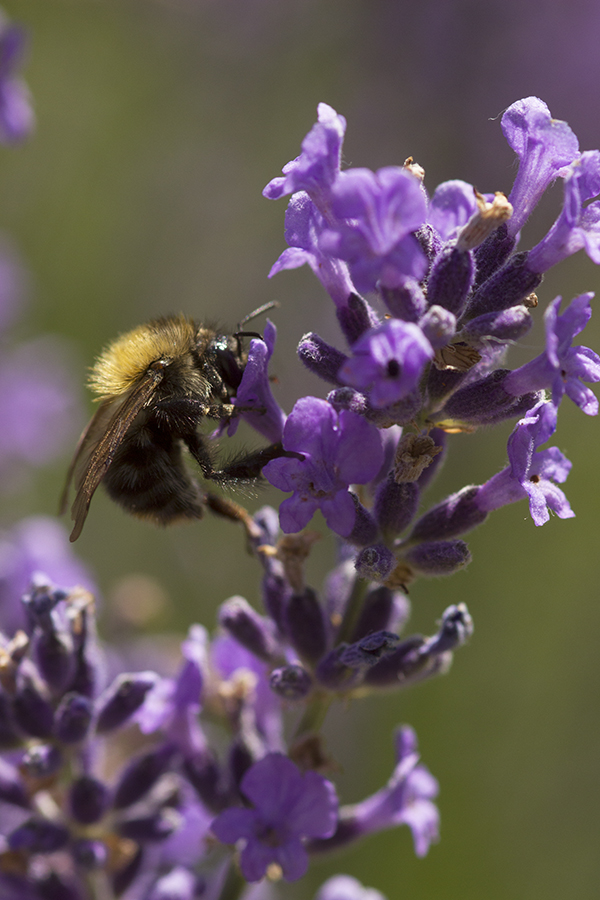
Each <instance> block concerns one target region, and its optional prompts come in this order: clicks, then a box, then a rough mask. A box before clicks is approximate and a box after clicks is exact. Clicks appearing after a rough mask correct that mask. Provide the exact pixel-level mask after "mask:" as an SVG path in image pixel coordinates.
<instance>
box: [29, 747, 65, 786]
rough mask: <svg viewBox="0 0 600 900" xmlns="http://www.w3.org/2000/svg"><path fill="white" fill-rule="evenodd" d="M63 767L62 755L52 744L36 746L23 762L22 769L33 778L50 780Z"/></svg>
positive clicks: (30, 749)
mask: <svg viewBox="0 0 600 900" xmlns="http://www.w3.org/2000/svg"><path fill="white" fill-rule="evenodd" d="M61 765H62V755H61V752H60V750H59V749H58V747H55V746H53V745H52V744H34V745H33V746H32V747H29V749H28V750H27V751H26V752H25V754H24V756H23V759H22V760H21V767H22V769H23V770H24V771H25V772H26V773H27V774H28V775H29V776H31V777H32V778H48V776H49V775H54V773H55V772H57V771H58V770H59V769H60V767H61Z"/></svg>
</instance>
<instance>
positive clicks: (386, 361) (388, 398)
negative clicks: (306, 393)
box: [338, 319, 434, 407]
mask: <svg viewBox="0 0 600 900" xmlns="http://www.w3.org/2000/svg"><path fill="white" fill-rule="evenodd" d="M352 352H353V356H352V358H351V359H349V360H347V361H346V362H345V363H344V364H343V365H342V367H341V368H340V370H339V372H338V377H339V378H340V380H341V381H343V382H344V383H345V384H349V385H350V386H351V387H354V388H357V389H358V390H360V391H363V392H368V394H369V400H370V401H371V403H372V404H373V406H377V407H382V406H389V405H390V404H391V403H396V402H397V401H398V400H402V398H403V397H406V396H407V395H408V394H410V393H411V391H413V390H414V389H415V388H416V387H417V384H418V382H419V379H420V377H421V374H422V372H423V369H424V368H425V365H426V364H427V363H428V362H429V360H430V359H432V358H433V355H434V351H433V347H432V346H431V344H430V343H429V341H428V340H427V338H426V337H425V335H424V334H423V332H422V330H421V329H420V328H419V326H418V325H415V324H414V323H412V322H403V321H401V320H400V319H388V320H387V321H385V322H384V323H383V324H382V325H379V326H378V327H377V328H372V329H371V330H370V331H368V332H367V333H366V334H364V335H363V336H362V337H361V338H360V339H359V340H358V341H356V343H355V344H354V345H353V347H352Z"/></svg>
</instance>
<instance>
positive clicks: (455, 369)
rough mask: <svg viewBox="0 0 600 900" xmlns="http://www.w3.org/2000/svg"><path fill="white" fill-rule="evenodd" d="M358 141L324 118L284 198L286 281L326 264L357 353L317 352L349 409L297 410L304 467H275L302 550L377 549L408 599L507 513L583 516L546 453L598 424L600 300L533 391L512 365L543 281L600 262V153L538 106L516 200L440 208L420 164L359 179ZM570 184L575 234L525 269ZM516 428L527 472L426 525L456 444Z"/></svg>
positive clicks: (314, 359)
mask: <svg viewBox="0 0 600 900" xmlns="http://www.w3.org/2000/svg"><path fill="white" fill-rule="evenodd" d="M345 128H346V122H345V119H344V118H343V117H342V116H340V115H338V114H337V113H336V112H335V111H334V110H333V109H331V107H329V106H327V105H326V104H321V105H320V106H319V111H318V122H317V123H316V124H315V125H314V127H313V128H312V130H311V131H310V132H309V134H308V135H307V136H306V138H305V139H304V141H303V143H302V152H301V154H300V156H298V157H297V159H295V160H293V161H292V162H290V163H288V164H287V165H286V166H285V167H284V169H283V173H284V174H283V176H282V177H278V178H275V179H273V180H272V181H271V182H270V183H269V184H268V185H267V187H266V188H265V191H264V194H265V196H266V197H268V198H271V199H277V198H279V197H282V196H285V195H290V194H291V198H290V201H289V205H288V208H287V213H286V229H285V236H286V240H287V242H288V244H289V248H288V249H287V250H285V251H284V252H283V253H282V254H281V256H280V257H279V259H278V261H277V262H276V263H275V265H274V266H273V268H272V270H271V275H273V274H275V273H277V272H280V271H281V270H283V269H286V268H293V267H296V266H300V265H302V264H304V263H308V264H309V265H310V266H311V268H312V269H313V271H314V272H315V273H316V274H317V276H318V277H319V279H320V280H321V282H322V284H323V286H324V287H325V288H326V290H327V291H328V293H329V294H330V296H331V298H332V300H333V302H334V304H335V307H336V314H337V318H338V322H339V324H340V327H341V330H342V332H343V335H344V337H345V339H346V341H347V344H348V349H347V350H346V351H343V350H340V349H339V348H337V347H334V346H332V345H330V344H328V343H327V342H326V341H324V340H323V339H322V338H321V337H320V336H319V335H318V334H316V333H314V332H313V333H309V334H306V335H305V336H304V337H303V338H302V340H301V341H300V343H299V346H298V354H299V357H300V359H301V360H302V362H303V363H304V364H305V365H306V366H307V368H309V369H310V370H311V371H312V372H314V373H315V374H317V375H318V376H320V377H321V378H322V379H323V380H324V381H325V382H327V383H328V384H329V385H330V386H331V388H332V389H331V390H330V393H329V394H328V396H327V399H326V400H320V399H317V398H314V397H304V398H302V399H301V400H299V401H298V402H297V403H296V405H295V407H294V409H293V410H292V412H291V413H290V415H289V417H288V418H287V420H286V423H285V426H284V429H283V446H284V447H285V449H286V450H293V451H294V452H295V454H296V457H297V458H291V459H286V458H281V459H277V460H273V461H272V462H270V463H269V464H268V465H267V466H266V467H265V469H264V474H265V476H266V478H267V479H268V480H269V481H270V482H271V483H272V484H273V485H275V486H276V487H278V488H280V489H281V490H284V491H292V496H291V497H290V498H289V499H287V500H285V501H284V502H283V503H282V505H281V509H280V522H281V527H282V529H283V531H284V532H286V533H292V532H296V531H298V530H300V529H301V528H302V527H304V526H305V525H306V524H307V522H308V521H309V520H310V518H311V517H312V515H313V513H314V512H315V511H316V509H317V508H319V509H320V510H321V511H322V513H323V515H324V517H325V520H326V522H327V525H328V526H329V528H330V529H332V530H333V531H334V532H335V533H337V534H338V535H340V536H342V537H344V538H346V539H347V540H348V541H349V542H350V543H351V544H353V545H354V546H355V547H356V548H357V553H356V555H355V565H356V568H357V570H358V572H359V573H360V574H361V575H362V576H363V577H365V578H369V579H372V580H373V581H376V582H378V583H380V584H383V585H388V586H391V587H397V586H399V585H406V584H409V583H410V582H411V581H412V580H414V578H416V577H418V576H419V575H425V576H428V575H444V574H450V573H452V572H455V571H457V570H458V569H460V568H462V567H463V566H464V565H466V564H467V563H468V562H469V559H470V555H469V551H468V548H467V545H466V544H465V543H464V541H462V540H460V539H459V538H460V537H461V536H462V535H463V534H465V533H466V532H467V531H469V530H470V529H471V528H473V527H474V526H476V525H478V524H480V523H481V522H482V521H483V520H484V519H485V518H486V516H487V514H488V513H489V512H490V511H491V510H493V509H497V508H498V507H500V506H503V505H505V504H507V503H512V502H514V501H516V500H520V499H522V498H527V499H528V500H529V506H530V511H531V516H532V518H533V521H534V522H535V524H536V525H542V524H543V523H544V522H546V521H547V520H548V518H549V514H550V513H549V511H550V510H551V511H553V512H555V513H556V514H557V515H558V516H559V517H561V518H568V517H570V516H572V515H574V513H573V512H572V510H571V508H570V506H569V503H568V501H567V499H566V497H565V495H564V493H563V491H562V490H561V489H560V488H559V487H558V484H562V483H563V482H564V481H565V479H566V477H567V475H568V473H569V469H570V465H571V464H570V462H569V461H568V460H567V459H566V458H565V457H564V455H563V454H562V453H561V451H560V450H559V449H558V448H557V447H547V448H545V449H541V448H542V445H544V444H546V442H547V441H549V440H550V438H551V437H552V435H553V433H554V431H555V428H556V420H557V411H558V407H559V405H560V403H561V401H562V398H563V396H564V395H565V394H567V395H568V396H569V397H570V398H571V399H572V400H573V402H574V403H576V404H577V406H579V408H580V409H581V410H582V411H583V412H585V413H586V414H587V415H596V414H597V412H598V401H597V399H596V397H595V396H594V394H593V393H592V391H591V390H590V388H589V387H588V386H587V385H586V384H584V382H597V381H600V358H599V357H598V355H597V354H596V353H594V352H593V351H592V350H590V349H588V348H587V347H581V346H573V340H574V338H575V337H576V336H577V335H578V334H579V333H580V332H581V331H582V329H583V328H584V327H585V325H586V323H587V321H588V320H589V318H590V315H591V300H592V296H593V295H592V294H591V293H586V294H582V295H580V296H578V297H576V298H575V299H574V300H572V301H571V303H570V304H569V305H568V306H566V308H564V310H563V312H562V313H561V312H560V308H561V298H560V297H557V298H556V299H555V300H554V301H552V303H551V304H550V305H549V306H548V309H547V311H546V314H545V327H546V349H545V351H544V352H543V353H542V354H541V355H540V356H538V357H536V358H535V359H533V360H532V361H531V362H529V363H526V364H525V365H523V366H521V367H520V368H518V369H516V370H513V371H511V370H510V369H508V368H504V367H503V359H504V355H505V352H506V350H507V348H508V347H509V345H512V344H514V343H515V342H516V341H518V340H519V339H521V338H522V337H524V336H525V335H526V334H527V332H528V331H529V329H530V328H531V326H532V324H533V316H532V311H533V310H534V308H535V307H536V306H537V304H538V298H537V296H536V294H535V293H534V291H535V289H536V288H537V287H538V286H539V284H540V283H541V281H542V276H543V273H544V272H546V271H547V270H548V269H549V268H550V267H551V266H553V265H555V264H556V263H558V262H560V261H561V260H563V259H564V258H565V257H566V256H568V255H570V254H572V253H574V252H576V251H577V250H579V249H582V248H583V249H585V250H586V252H587V253H588V255H589V256H590V258H591V259H592V260H593V261H594V262H596V263H598V262H600V199H596V200H594V198H596V197H598V196H599V195H600V151H598V150H593V151H585V152H580V150H579V143H578V141H577V138H576V136H575V135H574V134H573V132H572V131H571V129H570V128H569V126H568V125H567V124H566V122H561V121H557V120H555V119H553V118H552V117H551V115H550V112H549V110H548V108H547V106H546V105H545V104H544V103H543V102H542V101H541V100H538V99H537V98H535V97H529V98H527V99H525V100H521V101H518V102H517V103H514V104H513V105H512V106H510V107H509V108H508V109H507V110H506V112H505V113H504V115H503V117H502V129H503V131H504V135H505V137H506V139H507V140H508V142H509V144H510V145H511V147H512V148H513V149H514V150H515V152H516V153H517V155H518V157H519V169H518V173H517V177H516V179H515V184H514V186H513V189H512V191H511V193H510V195H509V197H508V198H506V197H505V196H504V195H503V194H501V193H499V192H498V193H496V194H487V195H482V194H480V193H478V191H476V190H475V189H474V188H473V187H472V186H471V185H469V184H467V183H466V182H463V181H456V180H455V181H448V182H445V183H443V184H440V185H438V187H437V188H436V189H435V190H434V191H433V193H432V195H431V196H429V195H428V194H427V192H426V190H425V187H424V183H423V180H424V171H423V169H422V168H421V167H420V166H418V165H416V164H415V163H414V162H413V160H412V158H409V159H407V161H406V162H405V164H404V166H402V167H387V168H384V169H380V170H379V171H377V172H372V171H370V170H368V169H361V168H350V169H342V168H341V166H340V160H341V154H342V141H343V137H344V133H345ZM558 178H560V179H562V181H563V184H564V203H563V207H562V210H561V212H560V214H559V216H558V218H557V220H556V222H555V223H554V225H553V226H552V227H551V229H550V230H549V232H548V234H547V235H546V236H545V237H544V238H542V240H541V241H540V242H539V243H538V244H537V245H536V246H535V247H533V248H532V249H530V250H524V251H522V250H519V249H518V242H519V236H520V231H521V229H522V227H523V225H524V223H525V222H526V220H527V219H528V217H529V215H530V214H531V213H532V211H533V210H534V208H535V206H536V204H537V202H538V201H539V199H540V197H541V196H542V194H543V192H544V191H545V190H546V188H547V187H548V186H549V185H550V184H551V183H552V182H553V181H555V180H556V179H558ZM590 201H591V202H590ZM365 295H367V296H365ZM367 298H368V299H367ZM506 419H517V420H518V421H517V423H516V425H515V428H514V431H513V433H512V434H511V436H510V439H509V441H508V447H507V451H508V461H509V465H508V467H507V468H506V469H505V470H504V471H503V472H501V473H499V474H496V475H492V476H491V478H490V480H489V481H488V482H486V483H485V484H483V485H469V486H467V487H465V488H463V490H461V491H459V492H458V493H457V494H454V495H452V496H451V497H448V498H447V499H446V500H445V501H443V502H442V503H440V504H438V505H437V506H436V507H434V508H432V509H430V510H428V511H427V512H425V513H424V514H422V515H421V516H420V517H419V518H417V514H418V511H419V507H420V503H421V495H422V492H423V490H424V488H425V487H426V486H427V484H428V483H429V482H430V480H431V478H432V476H433V474H434V472H435V470H436V468H437V467H438V466H439V463H440V461H441V458H442V456H443V455H444V454H445V452H446V446H447V440H446V435H447V434H448V433H452V432H457V431H474V430H475V429H477V428H478V427H479V426H481V425H493V424H495V423H498V422H501V421H504V420H506ZM395 426H400V427H395ZM400 428H403V429H404V430H403V431H400ZM382 429H383V430H382ZM352 485H364V486H365V487H362V488H361V489H360V490H359V491H353V490H351V486H352Z"/></svg>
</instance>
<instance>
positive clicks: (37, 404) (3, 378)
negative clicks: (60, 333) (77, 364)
mask: <svg viewBox="0 0 600 900" xmlns="http://www.w3.org/2000/svg"><path fill="white" fill-rule="evenodd" d="M72 384H73V379H72V376H71V374H70V373H69V370H68V365H67V364H66V361H65V352H64V347H62V346H61V345H59V344H58V343H57V342H54V341H53V340H50V339H48V338H38V339H36V340H33V341H30V342H29V343H27V344H21V345H20V346H19V347H17V348H16V349H14V350H12V351H11V352H10V353H5V354H4V355H3V358H2V361H1V362H0V421H1V422H2V430H1V431H0V477H3V478H5V479H6V478H9V477H12V476H14V472H15V471H17V472H19V471H20V470H21V469H22V468H23V466H24V464H26V465H30V466H40V465H43V464H44V463H47V462H49V461H50V460H52V459H54V458H55V457H56V456H57V455H58V454H59V453H60V452H61V451H62V450H63V448H64V446H65V443H66V442H69V440H70V438H71V435H72V433H73V424H74V419H75V417H76V412H77V410H76V403H75V398H74V393H73V386H72Z"/></svg>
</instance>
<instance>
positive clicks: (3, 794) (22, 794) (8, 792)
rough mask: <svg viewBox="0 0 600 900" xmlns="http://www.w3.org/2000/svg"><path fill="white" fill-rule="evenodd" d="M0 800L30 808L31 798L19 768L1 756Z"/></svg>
mask: <svg viewBox="0 0 600 900" xmlns="http://www.w3.org/2000/svg"><path fill="white" fill-rule="evenodd" d="M0 801H2V802H3V803H10V804H12V805H13V806H22V807H23V808H24V809H29V798H28V796H27V793H26V791H25V788H24V787H23V782H22V781H21V776H20V775H19V772H18V770H17V769H16V768H15V767H14V766H12V765H11V764H10V763H8V762H6V760H4V759H2V758H0Z"/></svg>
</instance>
